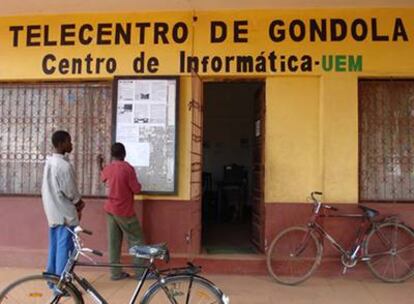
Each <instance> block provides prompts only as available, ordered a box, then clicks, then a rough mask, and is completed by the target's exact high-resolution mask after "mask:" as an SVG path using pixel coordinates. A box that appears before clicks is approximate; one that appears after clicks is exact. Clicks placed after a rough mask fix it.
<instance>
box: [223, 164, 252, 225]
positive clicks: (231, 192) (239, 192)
mask: <svg viewBox="0 0 414 304" xmlns="http://www.w3.org/2000/svg"><path fill="white" fill-rule="evenodd" d="M218 188H219V190H218V191H219V199H218V209H219V219H220V220H222V212H223V209H226V210H224V211H228V210H230V211H232V212H230V217H231V221H237V220H241V219H242V218H243V206H244V202H245V200H246V192H247V191H246V190H247V172H246V170H245V168H244V166H239V165H237V164H231V165H226V166H224V168H223V181H222V182H220V183H219V184H218ZM224 202H225V203H226V204H225V205H224ZM233 209H234V210H233Z"/></svg>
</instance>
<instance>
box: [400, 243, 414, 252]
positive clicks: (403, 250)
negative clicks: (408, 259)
mask: <svg viewBox="0 0 414 304" xmlns="http://www.w3.org/2000/svg"><path fill="white" fill-rule="evenodd" d="M410 249H411V250H414V243H413V244H410V245H407V246H405V247H403V248H401V249H399V250H397V253H401V252H406V251H408V250H410Z"/></svg>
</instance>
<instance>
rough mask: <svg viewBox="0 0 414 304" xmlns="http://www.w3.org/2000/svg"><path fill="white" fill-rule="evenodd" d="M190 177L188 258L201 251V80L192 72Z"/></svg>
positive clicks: (189, 105)
mask: <svg viewBox="0 0 414 304" xmlns="http://www.w3.org/2000/svg"><path fill="white" fill-rule="evenodd" d="M191 78H192V81H191V82H192V84H191V101H190V102H189V104H188V108H189V110H190V111H191V179H190V199H191V208H189V210H188V212H189V214H188V215H189V224H190V230H189V231H188V234H187V236H186V240H187V244H188V254H189V259H191V257H192V255H193V254H198V253H200V252H201V199H202V170H203V163H202V160H203V155H202V153H203V82H202V80H201V78H200V77H199V76H198V75H197V74H195V73H193V74H192V75H191Z"/></svg>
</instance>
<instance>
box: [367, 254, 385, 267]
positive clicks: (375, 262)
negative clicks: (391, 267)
mask: <svg viewBox="0 0 414 304" xmlns="http://www.w3.org/2000/svg"><path fill="white" fill-rule="evenodd" d="M387 255H388V253H387V254H383V255H382V257H380V258H379V259H377V260H375V261H374V262H372V263H371V265H373V266H374V265H376V264H378V263H379V262H381V261H382V260H383V259H385V258H386V257H387Z"/></svg>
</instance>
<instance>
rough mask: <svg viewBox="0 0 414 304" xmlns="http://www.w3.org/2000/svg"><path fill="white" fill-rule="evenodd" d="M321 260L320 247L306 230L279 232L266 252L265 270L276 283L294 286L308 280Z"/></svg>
mask: <svg viewBox="0 0 414 304" xmlns="http://www.w3.org/2000/svg"><path fill="white" fill-rule="evenodd" d="M321 258H322V246H321V244H320V242H319V240H318V239H317V238H316V236H315V235H314V234H313V233H312V232H311V231H310V230H308V229H307V228H304V227H290V228H287V229H285V230H283V231H282V232H280V233H279V234H278V235H277V236H276V238H275V239H274V240H273V241H272V243H271V244H270V247H269V250H268V252H267V269H268V271H269V273H270V275H271V276H272V277H273V279H275V280H276V281H277V282H278V283H281V284H285V285H296V284H299V283H301V282H303V281H305V280H306V279H307V278H309V277H310V276H311V275H312V273H313V272H314V271H315V269H316V268H317V267H318V265H319V263H320V261H321Z"/></svg>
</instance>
